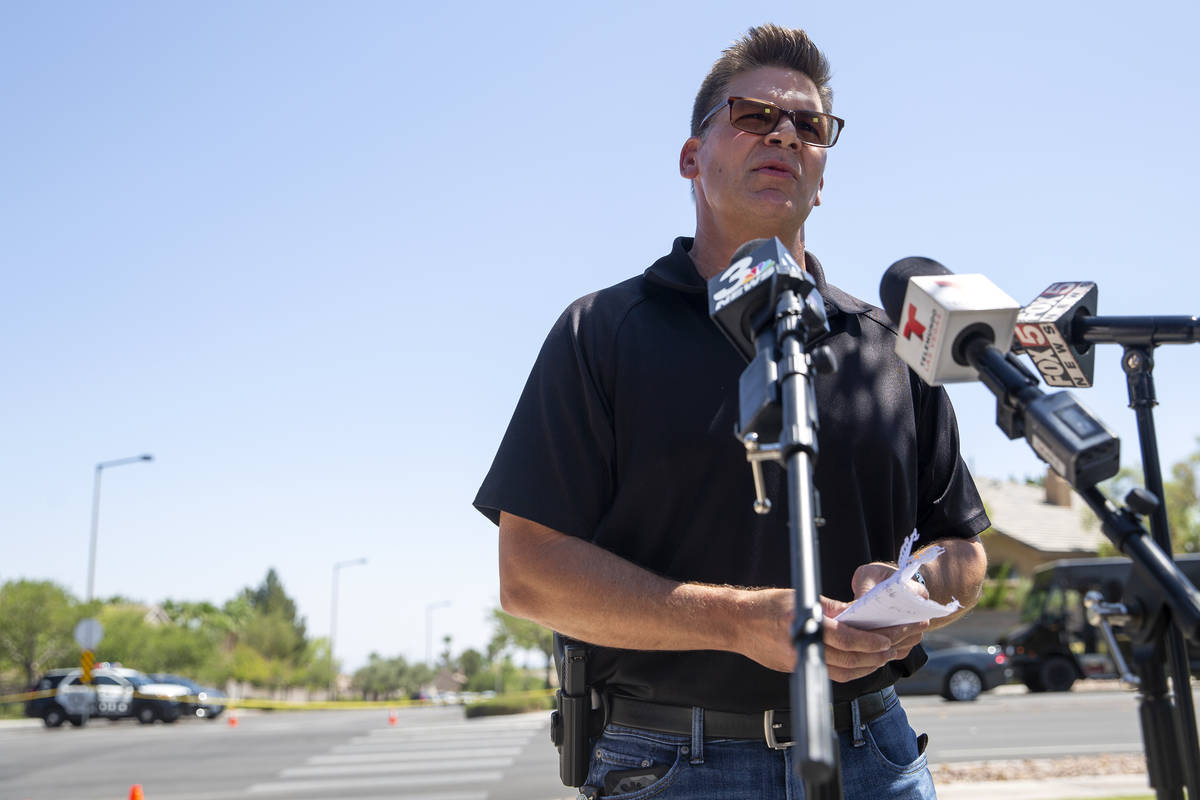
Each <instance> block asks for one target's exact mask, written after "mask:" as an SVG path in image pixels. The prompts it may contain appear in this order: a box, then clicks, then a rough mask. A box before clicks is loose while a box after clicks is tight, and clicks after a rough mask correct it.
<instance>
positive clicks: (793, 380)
mask: <svg viewBox="0 0 1200 800" xmlns="http://www.w3.org/2000/svg"><path fill="white" fill-rule="evenodd" d="M766 311H768V312H770V311H771V309H770V308H768V309H766ZM773 311H774V313H773V316H772V317H771V318H768V320H764V322H767V323H768V324H765V325H762V330H761V332H760V334H759V336H758V337H757V339H756V342H755V346H756V349H757V350H758V353H759V358H756V359H755V361H754V362H753V363H752V364H751V365H750V366H749V367H747V370H746V373H747V374H749V375H750V376H751V380H750V381H749V382H751V383H753V382H756V381H761V382H759V383H757V386H758V387H760V388H766V389H767V394H768V396H771V397H777V398H778V399H779V402H780V404H781V406H782V426H781V430H780V435H779V442H778V443H777V444H774V443H772V444H761V443H760V442H759V439H758V434H757V433H756V432H743V433H742V440H743V442H744V444H745V446H746V451H747V453H746V457H747V459H749V461H750V465H751V468H752V471H753V474H754V486H755V494H756V500H755V504H754V509H755V511H756V512H758V513H760V514H765V513H767V512H768V511H770V508H771V505H770V501H769V500H767V499H766V497H765V495H764V492H763V480H762V466H761V462H762V461H779V462H781V463H782V464H783V465H784V466H785V468H786V470H787V494H788V529H789V533H790V547H789V551H790V553H791V577H792V585H793V587H794V588H795V592H796V605H795V618H794V621H793V623H792V642H793V644H794V645H795V647H796V668H795V669H794V670H793V671H792V679H791V705H792V731H791V733H792V743H791V746H792V753H793V758H794V761H795V765H796V769H797V771H798V773H799V774H800V776H801V778H802V779H803V780H804V787H805V797H806V798H807V800H841V797H842V785H841V767H840V764H839V762H838V752H839V744H838V737H837V733H836V732H835V731H834V729H833V721H832V714H831V713H830V708H831V702H832V694H831V692H830V686H829V673H828V670H827V668H826V666H825V646H824V643H823V641H822V638H821V636H822V627H823V620H824V614H823V611H822V609H821V598H820V587H821V584H820V573H819V572H818V565H819V564H820V555H819V553H818V546H817V527H816V526H817V517H818V516H819V513H818V511H817V507H816V501H815V490H814V488H813V463H814V460H815V457H816V453H817V406H816V396H815V394H814V391H813V384H812V380H811V372H812V371H814V370H815V371H821V372H826V371H832V370H833V369H835V368H836V365H835V363H834V361H833V356H832V354H831V353H830V352H829V351H828V350H827V349H826V348H817V350H816V351H814V352H813V353H812V354H811V355H810V354H808V353H806V349H807V344H808V342H809V341H810V340H811V339H812V338H815V337H816V336H817V335H820V333H823V332H827V331H828V322H827V321H826V319H825V307H824V301H823V300H822V299H821V295H820V293H819V292H817V290H816V289H815V288H811V287H810V289H809V291H808V293H807V296H806V297H805V298H804V299H801V297H800V296H799V295H798V294H797V293H796V292H795V291H793V290H791V289H785V290H783V291H780V292H779V293H778V300H777V302H776V303H775V307H774V309H773ZM771 320H773V322H774V330H771V328H770V325H769V322H770V321H771ZM776 351H777V352H778V361H777V362H774V358H775V352H776ZM768 354H769V355H768ZM764 356H767V358H764ZM767 361H772V362H774V364H773V366H774V369H771V368H768V369H766V370H765V372H766V374H765V375H763V374H762V373H759V375H758V376H755V374H754V373H755V364H760V363H761V364H762V365H763V366H765V365H766V363H765V362H767ZM772 373H773V374H772ZM746 377H747V375H746V374H744V375H743V380H745V378H746ZM763 383H766V384H768V386H766V387H763V386H762V384H763ZM770 384H775V386H770ZM776 390H777V393H776ZM741 395H742V401H743V402H744V401H745V400H746V399H748V394H747V391H746V390H745V389H744V388H743V390H742V392H741ZM745 411H746V410H745V409H743V410H742V413H743V415H745ZM766 724H768V726H769V725H770V723H769V722H768V723H766ZM773 736H774V734H773V732H772V731H771V730H770V729H768V733H767V738H768V743H770V742H771V741H772V739H773Z"/></svg>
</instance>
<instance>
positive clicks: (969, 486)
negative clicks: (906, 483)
mask: <svg viewBox="0 0 1200 800" xmlns="http://www.w3.org/2000/svg"><path fill="white" fill-rule="evenodd" d="M912 380H913V384H914V393H916V394H917V397H918V398H919V404H918V408H917V454H918V456H917V457H918V460H919V463H920V466H919V469H920V471H919V473H918V478H917V496H918V507H917V508H918V511H917V531H918V532H919V533H920V534H921V540H922V542H924V543H929V542H931V541H933V540H934V539H943V538H960V539H969V538H971V537H972V536H975V535H976V534H979V533H982V532H983V531H985V530H987V528H988V526H989V525H991V522H990V521H989V520H988V517H987V514H986V513H985V511H984V508H983V500H981V499H980V497H979V492H978V490H977V489H976V488H975V481H974V480H973V479H972V478H971V474H970V472H969V471H968V470H967V465H966V464H965V463H963V460H962V456H961V455H960V454H959V451H958V421H957V420H956V419H955V416H954V407H953V406H952V405H951V404H950V396H949V395H948V394H946V390H945V389H944V388H942V387H941V386H937V387H930V386H927V385H925V384H923V383H921V382H920V380H919V379H917V378H916V377H915V376H913V378H912Z"/></svg>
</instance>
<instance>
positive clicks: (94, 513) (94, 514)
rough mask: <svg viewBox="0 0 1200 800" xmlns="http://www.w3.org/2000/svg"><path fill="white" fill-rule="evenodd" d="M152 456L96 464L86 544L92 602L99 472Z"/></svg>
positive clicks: (98, 527)
mask: <svg viewBox="0 0 1200 800" xmlns="http://www.w3.org/2000/svg"><path fill="white" fill-rule="evenodd" d="M153 460H154V456H152V455H150V454H149V453H144V454H142V455H140V456H131V457H130V458H118V459H116V460H114V461H101V462H100V463H99V464H97V465H96V477H95V480H93V481H92V538H91V543H90V545H89V546H88V578H87V599H88V602H89V603H90V602H92V597H93V596H94V589H95V587H96V534H97V533H98V532H99V530H100V473H101V471H102V470H103V469H104V468H105V467H119V466H121V465H123V464H137V463H139V462H142V461H153Z"/></svg>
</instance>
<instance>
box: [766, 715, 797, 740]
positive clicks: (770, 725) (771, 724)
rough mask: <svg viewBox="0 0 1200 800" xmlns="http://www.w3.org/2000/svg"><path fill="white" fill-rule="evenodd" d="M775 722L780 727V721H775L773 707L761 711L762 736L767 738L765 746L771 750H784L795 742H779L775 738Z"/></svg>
mask: <svg viewBox="0 0 1200 800" xmlns="http://www.w3.org/2000/svg"><path fill="white" fill-rule="evenodd" d="M776 724H778V725H779V726H780V727H782V726H783V723H782V722H780V723H776V722H775V709H773V708H768V709H767V710H766V711H764V712H763V738H764V739H766V740H767V747H769V748H771V749H772V750H786V749H787V748H789V747H791V746H792V745H794V744H795V742H794V741H786V742H781V741H779V740H778V739H777V738H775V726H776Z"/></svg>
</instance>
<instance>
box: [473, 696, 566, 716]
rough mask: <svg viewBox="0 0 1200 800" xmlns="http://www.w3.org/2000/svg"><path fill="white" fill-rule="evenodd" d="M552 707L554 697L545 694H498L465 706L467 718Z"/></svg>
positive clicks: (541, 709)
mask: <svg viewBox="0 0 1200 800" xmlns="http://www.w3.org/2000/svg"><path fill="white" fill-rule="evenodd" d="M552 708H554V697H553V696H552V695H545V694H522V695H499V696H497V697H493V698H491V699H489V700H481V701H479V702H478V703H472V704H471V705H469V706H467V707H466V709H465V713H466V716H467V719H471V718H473V717H495V716H499V715H501V714H524V713H525V712H527V711H549V710H550V709H552Z"/></svg>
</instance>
